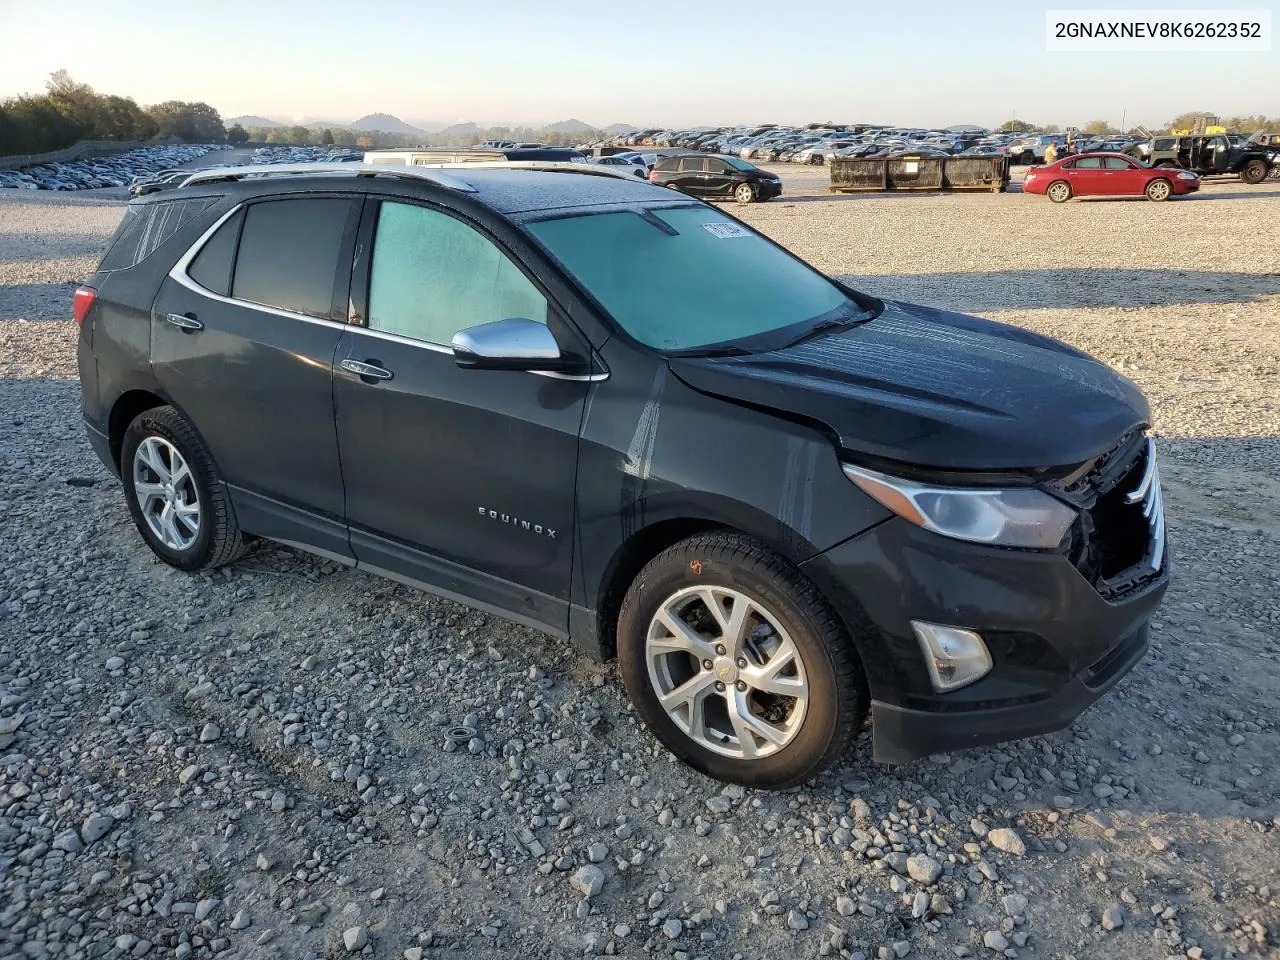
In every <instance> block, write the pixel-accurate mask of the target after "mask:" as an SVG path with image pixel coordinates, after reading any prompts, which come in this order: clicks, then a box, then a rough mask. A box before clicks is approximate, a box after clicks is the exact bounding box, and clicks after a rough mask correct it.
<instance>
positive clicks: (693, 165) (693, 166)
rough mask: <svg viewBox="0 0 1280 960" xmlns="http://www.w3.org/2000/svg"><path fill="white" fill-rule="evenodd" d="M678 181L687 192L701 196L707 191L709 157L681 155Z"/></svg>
mask: <svg viewBox="0 0 1280 960" xmlns="http://www.w3.org/2000/svg"><path fill="white" fill-rule="evenodd" d="M679 162H680V168H679V169H680V173H679V175H678V176H677V178H676V183H677V184H678V185H679V186H680V189H681V190H683V191H684V192H685V193H692V194H694V195H695V196H701V195H702V194H704V193H706V192H707V158H706V157H681V158H680V161H679Z"/></svg>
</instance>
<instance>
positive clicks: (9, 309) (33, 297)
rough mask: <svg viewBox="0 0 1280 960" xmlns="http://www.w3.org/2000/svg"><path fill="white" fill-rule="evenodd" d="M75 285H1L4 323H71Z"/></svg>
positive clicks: (1, 313) (0, 296) (1, 318)
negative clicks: (13, 321) (24, 321)
mask: <svg viewBox="0 0 1280 960" xmlns="http://www.w3.org/2000/svg"><path fill="white" fill-rule="evenodd" d="M75 289H76V285H75V283H70V282H69V283H0V322H3V321H5V320H19V319H21V320H44V321H57V320H66V321H68V322H69V321H70V320H71V295H72V294H73V293H74V292H75Z"/></svg>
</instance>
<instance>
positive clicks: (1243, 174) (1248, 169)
mask: <svg viewBox="0 0 1280 960" xmlns="http://www.w3.org/2000/svg"><path fill="white" fill-rule="evenodd" d="M1240 179H1241V180H1243V181H1244V182H1245V183H1261V182H1262V181H1263V180H1265V179H1267V164H1266V161H1265V160H1258V159H1256V158H1255V159H1253V160H1250V161H1249V162H1248V163H1246V164H1245V165H1244V166H1243V167H1241V168H1240Z"/></svg>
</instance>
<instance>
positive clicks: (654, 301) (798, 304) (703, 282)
mask: <svg viewBox="0 0 1280 960" xmlns="http://www.w3.org/2000/svg"><path fill="white" fill-rule="evenodd" d="M528 229H529V232H530V233H532V234H533V236H534V237H535V238H536V239H537V240H538V241H539V242H540V243H541V244H542V245H543V246H544V247H545V248H546V249H547V251H548V252H549V253H550V254H551V255H552V256H554V257H555V258H556V259H557V260H559V261H560V263H561V264H562V265H563V266H564V267H565V269H566V270H567V271H568V272H569V273H570V274H572V275H573V276H574V277H575V278H576V279H577V280H578V282H579V283H581V284H582V286H583V287H585V288H586V290H587V291H588V292H589V293H591V294H592V295H593V296H594V297H595V298H596V300H597V301H599V303H600V305H601V306H603V307H604V309H605V310H607V311H608V312H609V314H610V315H611V316H612V317H613V318H614V320H615V321H616V322H617V323H618V324H619V325H620V326H621V327H622V328H623V329H624V330H625V331H626V332H627V333H628V334H630V335H631V336H632V337H634V338H635V339H636V340H638V341H640V342H641V343H643V344H646V345H647V346H650V347H653V348H654V349H657V350H661V351H663V352H668V353H706V352H714V351H716V350H724V351H726V352H738V351H740V350H741V351H749V350H753V349H776V348H777V347H780V346H783V345H785V344H786V343H789V342H791V341H792V340H794V339H797V338H798V337H802V336H804V335H805V334H806V333H807V332H808V331H809V330H811V329H815V328H817V327H819V326H821V327H823V328H824V329H825V327H826V326H827V324H829V323H831V324H834V323H845V322H848V323H852V322H855V321H859V320H865V319H869V318H870V316H871V314H870V313H869V312H868V311H867V310H866V309H865V308H864V307H863V306H861V305H860V304H859V303H857V302H855V301H854V300H852V299H850V297H849V296H848V295H847V294H846V293H845V292H844V290H842V289H841V288H840V287H838V286H836V285H835V284H834V283H832V282H831V281H830V280H828V279H827V278H826V277H824V276H823V275H822V274H821V273H818V272H817V271H816V270H814V269H813V268H811V267H809V266H808V265H806V264H804V263H802V262H801V261H800V260H797V259H796V258H795V257H793V256H792V255H791V254H789V253H787V252H786V251H785V250H783V249H782V248H780V247H777V246H775V245H774V244H772V243H771V242H769V241H768V240H766V239H765V238H764V237H762V236H760V235H759V234H757V233H755V232H754V231H752V230H750V229H748V228H747V227H745V226H743V225H742V224H739V223H737V222H735V221H732V220H728V219H726V218H725V215H724V214H722V213H720V212H719V211H718V210H716V209H715V208H713V207H708V206H703V205H701V204H697V205H683V206H678V207H667V208H656V209H636V210H630V211H625V212H608V213H595V214H587V215H575V216H567V217H558V218H554V219H547V220H540V221H536V222H533V223H530V224H529V225H528ZM730 345H732V346H730Z"/></svg>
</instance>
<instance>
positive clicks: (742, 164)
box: [724, 157, 760, 171]
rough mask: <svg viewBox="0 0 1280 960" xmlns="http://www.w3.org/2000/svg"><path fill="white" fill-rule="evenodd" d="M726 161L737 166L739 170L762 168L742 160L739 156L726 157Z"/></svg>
mask: <svg viewBox="0 0 1280 960" xmlns="http://www.w3.org/2000/svg"><path fill="white" fill-rule="evenodd" d="M724 161H725V163H727V164H729V166H731V167H737V168H738V169H739V170H747V171H750V170H759V169H760V168H759V167H757V166H756V165H755V164H754V163H747V161H745V160H740V159H738V158H737V157H725V158H724Z"/></svg>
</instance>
